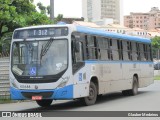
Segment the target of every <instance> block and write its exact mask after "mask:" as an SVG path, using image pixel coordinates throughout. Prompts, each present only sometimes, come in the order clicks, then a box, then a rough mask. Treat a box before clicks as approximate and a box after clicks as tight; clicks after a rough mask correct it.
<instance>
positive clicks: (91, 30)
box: [76, 26, 151, 43]
mask: <svg viewBox="0 0 160 120" xmlns="http://www.w3.org/2000/svg"><path fill="white" fill-rule="evenodd" d="M76 28H77V31H78V32H82V33H87V34H94V35H100V36H104V37H110V38H116V39H123V40H130V41H137V42H143V43H151V40H150V39H147V38H141V37H137V36H129V35H125V34H118V33H112V32H107V31H104V30H98V29H95V28H88V27H84V26H77V27H76Z"/></svg>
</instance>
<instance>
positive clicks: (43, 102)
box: [36, 99, 53, 107]
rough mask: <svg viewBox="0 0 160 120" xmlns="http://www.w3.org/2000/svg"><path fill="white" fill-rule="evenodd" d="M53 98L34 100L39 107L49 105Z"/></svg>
mask: <svg viewBox="0 0 160 120" xmlns="http://www.w3.org/2000/svg"><path fill="white" fill-rule="evenodd" d="M52 101H53V100H50V99H49V100H36V102H37V104H38V105H39V106H41V107H49V106H50V105H51V103H52Z"/></svg>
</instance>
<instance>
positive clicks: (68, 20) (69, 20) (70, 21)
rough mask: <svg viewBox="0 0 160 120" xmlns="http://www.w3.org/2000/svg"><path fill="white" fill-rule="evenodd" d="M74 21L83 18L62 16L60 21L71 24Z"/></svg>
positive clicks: (82, 19)
mask: <svg viewBox="0 0 160 120" xmlns="http://www.w3.org/2000/svg"><path fill="white" fill-rule="evenodd" d="M74 21H84V18H83V17H81V18H62V20H61V22H65V23H67V24H72V23H73V22H74Z"/></svg>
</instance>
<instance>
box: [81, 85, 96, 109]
mask: <svg viewBox="0 0 160 120" xmlns="http://www.w3.org/2000/svg"><path fill="white" fill-rule="evenodd" d="M96 100H97V87H96V85H95V84H94V83H93V82H91V83H90V87H89V96H87V97H85V98H83V102H84V104H85V105H87V106H89V105H93V104H95V102H96Z"/></svg>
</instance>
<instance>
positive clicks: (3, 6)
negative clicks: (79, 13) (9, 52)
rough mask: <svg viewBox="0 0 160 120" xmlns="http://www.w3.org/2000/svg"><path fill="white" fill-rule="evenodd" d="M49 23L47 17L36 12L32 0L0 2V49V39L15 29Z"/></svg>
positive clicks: (9, 34) (1, 0)
mask: <svg viewBox="0 0 160 120" xmlns="http://www.w3.org/2000/svg"><path fill="white" fill-rule="evenodd" d="M42 6H43V5H42ZM50 23H51V21H50V19H49V18H48V17H47V15H45V14H41V13H39V12H38V11H37V10H36V6H35V5H34V4H33V0H0V47H1V46H2V44H1V43H2V39H4V37H8V36H11V35H12V32H13V31H14V29H16V28H19V27H25V26H32V25H41V24H50ZM0 51H1V49H0Z"/></svg>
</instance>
